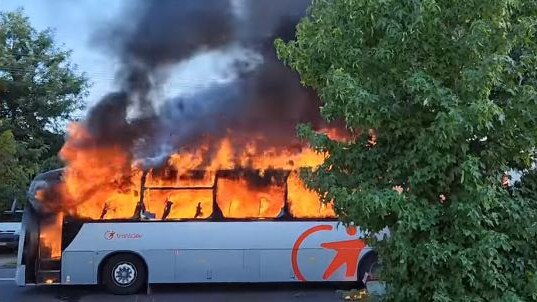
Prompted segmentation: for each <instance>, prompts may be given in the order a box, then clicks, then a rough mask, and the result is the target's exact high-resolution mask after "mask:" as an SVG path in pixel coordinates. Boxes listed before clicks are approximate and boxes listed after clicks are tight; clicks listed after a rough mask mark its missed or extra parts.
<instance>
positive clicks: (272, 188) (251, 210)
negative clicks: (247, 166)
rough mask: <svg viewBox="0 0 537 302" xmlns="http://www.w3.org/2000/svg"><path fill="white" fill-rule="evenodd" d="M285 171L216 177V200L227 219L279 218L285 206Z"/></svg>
mask: <svg viewBox="0 0 537 302" xmlns="http://www.w3.org/2000/svg"><path fill="white" fill-rule="evenodd" d="M286 173H287V172H285V173H283V172H282V171H271V172H269V173H267V172H265V174H263V175H260V174H255V173H246V174H244V173H241V172H237V171H227V172H225V173H223V174H220V175H219V177H217V180H216V202H217V204H218V206H219V208H220V210H221V211H222V214H223V216H224V218H278V217H279V216H280V215H281V212H282V209H283V208H284V205H285V188H286V183H285V179H286V177H287V174H286Z"/></svg>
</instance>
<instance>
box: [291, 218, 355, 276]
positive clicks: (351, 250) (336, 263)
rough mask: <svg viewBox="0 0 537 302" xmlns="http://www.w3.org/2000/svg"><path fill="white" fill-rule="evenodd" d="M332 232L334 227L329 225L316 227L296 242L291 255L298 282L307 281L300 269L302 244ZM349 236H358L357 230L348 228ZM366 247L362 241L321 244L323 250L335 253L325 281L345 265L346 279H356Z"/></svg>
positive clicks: (351, 240) (325, 273)
mask: <svg viewBox="0 0 537 302" xmlns="http://www.w3.org/2000/svg"><path fill="white" fill-rule="evenodd" d="M332 230H333V226H331V225H328V224H324V225H318V226H314V227H312V228H309V229H308V230H306V231H305V232H304V233H302V234H301V235H300V236H299V237H298V239H297V240H296V241H295V244H294V245H293V251H292V253H291V265H292V267H293V272H294V274H295V276H296V277H297V279H298V280H300V281H306V279H305V278H304V275H302V273H301V271H300V268H299V267H298V250H299V249H300V246H301V245H302V243H303V242H304V241H305V240H306V239H307V238H309V237H310V236H311V235H313V234H315V233H318V232H323V231H332ZM347 234H348V235H349V237H350V236H354V235H356V228H355V227H349V228H347ZM365 246H366V245H365V243H364V242H363V240H360V239H350V240H343V241H335V242H324V243H321V247H322V248H324V249H326V250H332V251H334V252H335V255H334V258H333V259H332V261H331V262H330V264H329V265H328V267H327V268H326V270H325V271H324V274H323V279H324V280H328V279H330V277H332V275H333V274H334V273H335V272H336V271H337V270H338V269H339V268H340V267H342V266H344V265H345V266H346V269H345V277H348V278H353V277H355V276H356V267H357V265H358V257H359V256H360V252H361V251H362V250H363V249H364V248H365Z"/></svg>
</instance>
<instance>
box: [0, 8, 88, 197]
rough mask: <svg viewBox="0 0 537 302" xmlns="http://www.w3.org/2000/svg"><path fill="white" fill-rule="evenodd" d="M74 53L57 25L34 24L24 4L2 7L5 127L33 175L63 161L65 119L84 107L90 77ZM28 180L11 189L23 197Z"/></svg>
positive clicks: (0, 101) (0, 115) (0, 110)
mask: <svg viewBox="0 0 537 302" xmlns="http://www.w3.org/2000/svg"><path fill="white" fill-rule="evenodd" d="M69 59H70V52H69V51H66V50H62V49H61V48H59V47H58V46H57V45H56V44H55V43H54V40H53V34H52V31H51V30H45V31H42V32H38V31H36V30H35V29H33V28H32V27H31V25H30V23H29V20H28V18H27V17H25V16H24V15H23V12H22V10H18V11H16V12H8V13H0V119H1V120H2V123H1V124H0V133H4V134H5V133H11V135H12V136H13V139H14V140H15V143H14V146H17V152H16V162H17V164H18V165H22V170H24V171H26V172H27V173H28V178H30V177H31V176H33V175H34V174H35V173H37V172H38V171H40V170H43V169H49V168H52V167H55V166H57V165H58V164H59V161H58V159H57V157H56V155H57V153H58V151H59V150H60V148H61V146H62V145H63V136H64V127H63V125H64V124H65V121H66V120H68V119H71V118H73V114H74V113H76V112H77V110H80V109H82V108H83V102H82V101H83V98H84V97H85V95H86V92H87V87H88V85H87V80H86V78H85V76H84V75H81V74H78V73H77V71H76V66H73V65H72V64H71V63H69ZM6 131H9V132H6ZM0 168H2V169H6V167H0ZM26 186H27V182H26V183H23V184H19V185H17V188H16V190H14V191H10V192H15V193H14V194H15V195H18V196H19V197H23V196H24V195H23V194H24V191H25V190H26ZM0 202H1V201H0ZM4 202H6V201H4ZM9 202H11V201H10V200H9Z"/></svg>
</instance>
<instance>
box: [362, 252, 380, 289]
mask: <svg viewBox="0 0 537 302" xmlns="http://www.w3.org/2000/svg"><path fill="white" fill-rule="evenodd" d="M377 269H378V255H377V252H375V251H371V252H369V253H367V254H365V255H364V256H363V257H362V259H360V262H359V263H358V284H360V285H363V286H365V283H364V277H365V275H366V274H367V275H368V276H369V277H370V278H371V277H374V276H375V273H376V271H377ZM366 281H367V280H366Z"/></svg>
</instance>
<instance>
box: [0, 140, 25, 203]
mask: <svg viewBox="0 0 537 302" xmlns="http://www.w3.org/2000/svg"><path fill="white" fill-rule="evenodd" d="M16 154H17V144H16V142H15V139H14V138H13V134H12V133H11V131H9V130H8V131H4V132H2V133H0V167H2V168H1V169H0V208H2V207H3V208H7V207H8V206H9V204H8V202H7V201H11V199H12V198H13V197H14V196H17V195H18V194H19V192H17V189H18V188H21V187H23V186H24V185H26V184H27V182H28V173H27V171H25V170H24V167H23V166H22V165H19V163H18V161H17V157H16Z"/></svg>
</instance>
